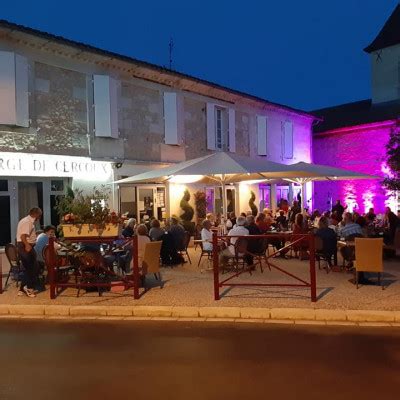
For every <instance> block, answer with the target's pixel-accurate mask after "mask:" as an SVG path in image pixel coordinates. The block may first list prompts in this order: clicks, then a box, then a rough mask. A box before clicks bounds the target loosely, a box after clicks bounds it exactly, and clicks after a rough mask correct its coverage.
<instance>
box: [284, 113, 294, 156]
mask: <svg viewBox="0 0 400 400" xmlns="http://www.w3.org/2000/svg"><path fill="white" fill-rule="evenodd" d="M283 158H288V159H291V158H293V123H292V122H291V121H285V122H284V123H283Z"/></svg>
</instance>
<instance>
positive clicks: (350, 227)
mask: <svg viewBox="0 0 400 400" xmlns="http://www.w3.org/2000/svg"><path fill="white" fill-rule="evenodd" d="M339 235H340V237H342V238H344V240H345V241H347V242H348V241H352V240H354V238H356V237H363V232H362V229H361V226H360V225H358V224H356V223H354V222H353V216H352V215H351V213H349V212H346V213H345V214H344V217H343V221H342V228H340V229H339ZM340 254H341V255H342V257H343V260H344V262H347V267H348V268H352V267H353V261H354V257H355V249H354V246H345V247H342V248H341V249H340Z"/></svg>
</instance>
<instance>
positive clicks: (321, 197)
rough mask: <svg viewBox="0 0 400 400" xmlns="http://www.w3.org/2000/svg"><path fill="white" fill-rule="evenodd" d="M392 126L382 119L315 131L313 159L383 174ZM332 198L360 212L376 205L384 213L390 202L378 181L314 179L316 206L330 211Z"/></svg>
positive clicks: (320, 162)
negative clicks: (357, 125) (366, 123)
mask: <svg viewBox="0 0 400 400" xmlns="http://www.w3.org/2000/svg"><path fill="white" fill-rule="evenodd" d="M393 127H394V124H393V123H392V122H382V123H374V124H370V125H363V126H360V127H351V128H345V129H338V130H335V131H331V132H329V133H324V134H315V136H314V138H313V161H314V162H315V163H317V164H324V165H331V166H335V167H339V168H345V169H349V170H352V171H357V172H364V173H367V174H372V175H380V176H383V175H384V174H385V172H386V173H387V171H386V168H385V167H386V164H385V153H386V149H385V146H386V143H387V142H388V139H389V133H390V131H391V129H393ZM331 199H332V201H333V202H334V203H335V202H336V200H337V199H340V200H341V201H342V204H343V203H345V204H348V206H349V208H350V210H352V209H354V210H356V209H357V210H359V211H361V212H364V211H365V210H368V208H369V207H374V208H375V211H376V212H377V213H382V212H384V208H385V206H386V205H391V204H390V202H391V198H390V194H389V193H388V192H387V191H386V190H385V189H384V188H383V187H382V185H381V183H380V181H379V180H357V181H337V182H315V183H314V208H317V209H319V210H320V211H325V210H328V209H329V208H330V201H331Z"/></svg>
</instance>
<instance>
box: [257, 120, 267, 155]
mask: <svg viewBox="0 0 400 400" xmlns="http://www.w3.org/2000/svg"><path fill="white" fill-rule="evenodd" d="M257 152H258V155H259V156H266V155H267V117H265V116H263V115H257Z"/></svg>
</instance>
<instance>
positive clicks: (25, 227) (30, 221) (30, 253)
mask: <svg viewBox="0 0 400 400" xmlns="http://www.w3.org/2000/svg"><path fill="white" fill-rule="evenodd" d="M41 216H42V210H41V209H40V208H39V207H34V208H32V209H31V210H30V211H29V215H27V216H26V217H24V218H22V219H21V220H20V221H19V222H18V226H17V249H18V255H19V258H20V260H21V263H22V266H23V267H24V275H23V278H22V281H21V287H20V290H19V292H18V295H19V296H23V295H24V294H26V295H27V296H28V297H36V295H35V293H34V288H35V285H36V284H37V283H38V274H39V269H38V263H37V261H36V252H35V250H34V246H35V244H36V229H35V222H36V221H37V220H39V219H40V217H41Z"/></svg>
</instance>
